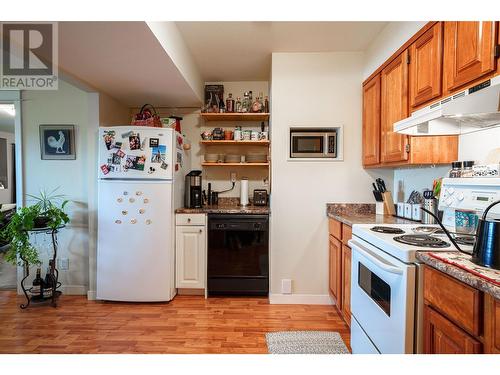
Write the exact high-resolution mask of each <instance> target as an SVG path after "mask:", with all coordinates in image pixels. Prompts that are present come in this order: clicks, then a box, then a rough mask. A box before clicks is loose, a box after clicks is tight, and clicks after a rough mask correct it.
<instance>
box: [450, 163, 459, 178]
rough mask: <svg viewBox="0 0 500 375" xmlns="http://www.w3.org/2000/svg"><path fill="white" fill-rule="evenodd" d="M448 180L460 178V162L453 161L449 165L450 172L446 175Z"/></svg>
mask: <svg viewBox="0 0 500 375" xmlns="http://www.w3.org/2000/svg"><path fill="white" fill-rule="evenodd" d="M448 176H449V177H450V178H460V177H462V162H461V161H454V162H452V163H451V170H450V173H449V175H448Z"/></svg>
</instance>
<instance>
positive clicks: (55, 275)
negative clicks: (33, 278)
mask: <svg viewBox="0 0 500 375" xmlns="http://www.w3.org/2000/svg"><path fill="white" fill-rule="evenodd" d="M62 228H64V226H60V227H59V228H57V229H52V228H36V229H32V230H30V231H29V232H33V233H46V234H50V235H51V238H52V249H53V253H52V260H51V262H50V269H49V274H50V275H51V277H52V280H54V283H53V285H52V293H51V295H50V296H43V295H40V294H36V295H34V294H32V293H31V291H32V288H28V289H26V287H25V286H24V281H25V280H26V279H27V278H28V277H29V275H30V268H29V264H28V262H27V261H26V259H24V258H22V257H21V260H22V261H23V263H24V266H23V267H24V278H23V279H22V280H21V288H22V290H23V292H24V295H25V297H26V303H23V304H21V305H20V306H19V307H20V308H21V309H26V308H27V307H28V306H29V305H30V304H31V303H33V304H35V303H42V302H48V301H50V302H51V305H52V307H57V299H58V298H59V296H60V295H61V294H62V292H61V291H59V290H57V289H58V288H59V287H60V286H61V283H60V282H59V271H58V270H57V268H56V259H57V246H58V243H57V233H58V232H59V230H60V229H62Z"/></svg>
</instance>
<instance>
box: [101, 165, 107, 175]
mask: <svg viewBox="0 0 500 375" xmlns="http://www.w3.org/2000/svg"><path fill="white" fill-rule="evenodd" d="M101 171H102V173H103V174H105V175H106V174H108V173H109V168H108V166H107V165H106V164H103V165H101Z"/></svg>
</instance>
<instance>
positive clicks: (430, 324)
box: [424, 305, 482, 354]
mask: <svg viewBox="0 0 500 375" xmlns="http://www.w3.org/2000/svg"><path fill="white" fill-rule="evenodd" d="M424 330H425V331H424V353H426V354H478V353H481V352H482V350H481V349H482V348H481V343H480V342H479V341H477V340H476V339H474V338H473V337H471V336H469V335H468V334H467V333H465V332H464V331H463V330H461V329H460V328H459V327H457V326H456V325H455V324H453V323H452V322H450V321H449V320H448V319H446V318H445V317H444V316H442V315H441V314H439V313H438V312H437V311H435V310H434V309H432V307H429V306H427V305H426V306H424Z"/></svg>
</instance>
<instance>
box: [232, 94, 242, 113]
mask: <svg viewBox="0 0 500 375" xmlns="http://www.w3.org/2000/svg"><path fill="white" fill-rule="evenodd" d="M234 109H235V111H236V112H237V113H241V109H242V108H241V98H240V97H239V96H238V97H237V98H236V104H235V107H234Z"/></svg>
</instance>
